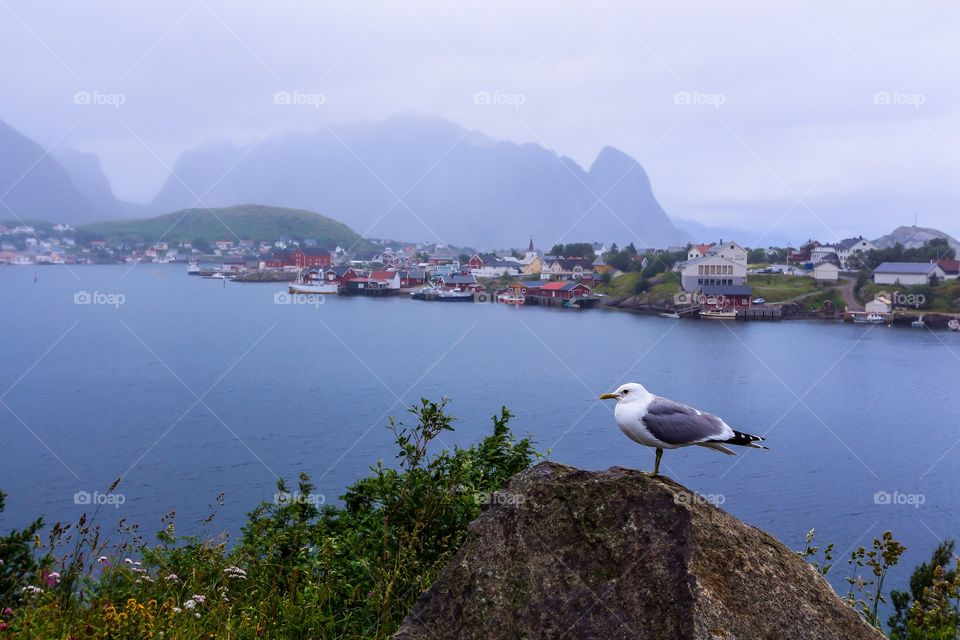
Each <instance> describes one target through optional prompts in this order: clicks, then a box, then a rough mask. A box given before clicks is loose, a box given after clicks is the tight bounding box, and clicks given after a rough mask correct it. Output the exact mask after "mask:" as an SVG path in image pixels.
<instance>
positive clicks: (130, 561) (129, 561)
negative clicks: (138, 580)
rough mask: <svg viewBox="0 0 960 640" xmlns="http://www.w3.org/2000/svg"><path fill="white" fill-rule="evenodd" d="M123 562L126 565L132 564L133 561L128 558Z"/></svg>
mask: <svg viewBox="0 0 960 640" xmlns="http://www.w3.org/2000/svg"><path fill="white" fill-rule="evenodd" d="M123 561H124V562H126V563H127V564H133V560H131V559H130V558H124V559H123Z"/></svg>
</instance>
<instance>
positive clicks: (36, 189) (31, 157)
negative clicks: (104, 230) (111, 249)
mask: <svg viewBox="0 0 960 640" xmlns="http://www.w3.org/2000/svg"><path fill="white" fill-rule="evenodd" d="M0 149H2V153H0V201H2V203H3V204H6V205H7V207H9V210H8V209H7V207H4V206H3V205H2V204H0V215H2V216H3V217H19V218H20V219H24V220H26V219H29V218H34V219H40V220H52V221H55V222H66V223H70V224H76V223H78V222H89V221H91V220H95V219H97V218H98V217H101V218H102V217H108V216H106V215H103V213H104V211H103V210H102V209H100V208H98V207H97V206H96V205H95V204H94V203H93V202H91V201H90V200H88V199H87V198H86V197H85V196H84V195H83V193H82V192H81V191H80V189H78V188H77V186H76V185H75V184H74V182H73V181H72V180H71V178H70V176H69V174H68V173H67V171H66V170H65V169H64V168H63V166H62V165H61V164H60V163H59V162H58V161H57V159H56V158H54V157H53V156H52V155H50V154H49V153H47V152H46V151H45V150H44V149H43V147H41V146H40V145H38V144H37V143H36V142H34V141H33V140H31V139H29V138H27V137H26V136H24V135H23V134H21V133H20V132H18V131H17V130H16V129H14V128H13V127H11V126H9V125H8V124H6V123H4V122H2V121H0ZM11 210H12V213H11Z"/></svg>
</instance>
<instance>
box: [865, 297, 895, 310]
mask: <svg viewBox="0 0 960 640" xmlns="http://www.w3.org/2000/svg"><path fill="white" fill-rule="evenodd" d="M864 308H865V309H866V310H867V313H890V312H891V311H892V310H893V303H892V302H891V301H890V299H889V298H887V297H885V296H884V295H883V294H881V295H878V296H877V297H876V298H874V299H873V300H871V301H870V302H868V303H867V304H865V305H864Z"/></svg>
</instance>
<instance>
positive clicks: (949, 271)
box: [937, 260, 960, 280]
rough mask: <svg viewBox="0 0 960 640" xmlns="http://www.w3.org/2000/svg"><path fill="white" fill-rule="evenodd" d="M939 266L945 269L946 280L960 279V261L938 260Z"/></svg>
mask: <svg viewBox="0 0 960 640" xmlns="http://www.w3.org/2000/svg"><path fill="white" fill-rule="evenodd" d="M937 266H938V267H940V268H941V269H943V273H944V276H943V277H944V279H946V280H956V279H957V278H960V260H937Z"/></svg>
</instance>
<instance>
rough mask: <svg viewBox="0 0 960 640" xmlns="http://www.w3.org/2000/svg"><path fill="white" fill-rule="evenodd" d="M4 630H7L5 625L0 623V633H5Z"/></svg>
mask: <svg viewBox="0 0 960 640" xmlns="http://www.w3.org/2000/svg"><path fill="white" fill-rule="evenodd" d="M6 630H7V623H6V622H0V631H6Z"/></svg>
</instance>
